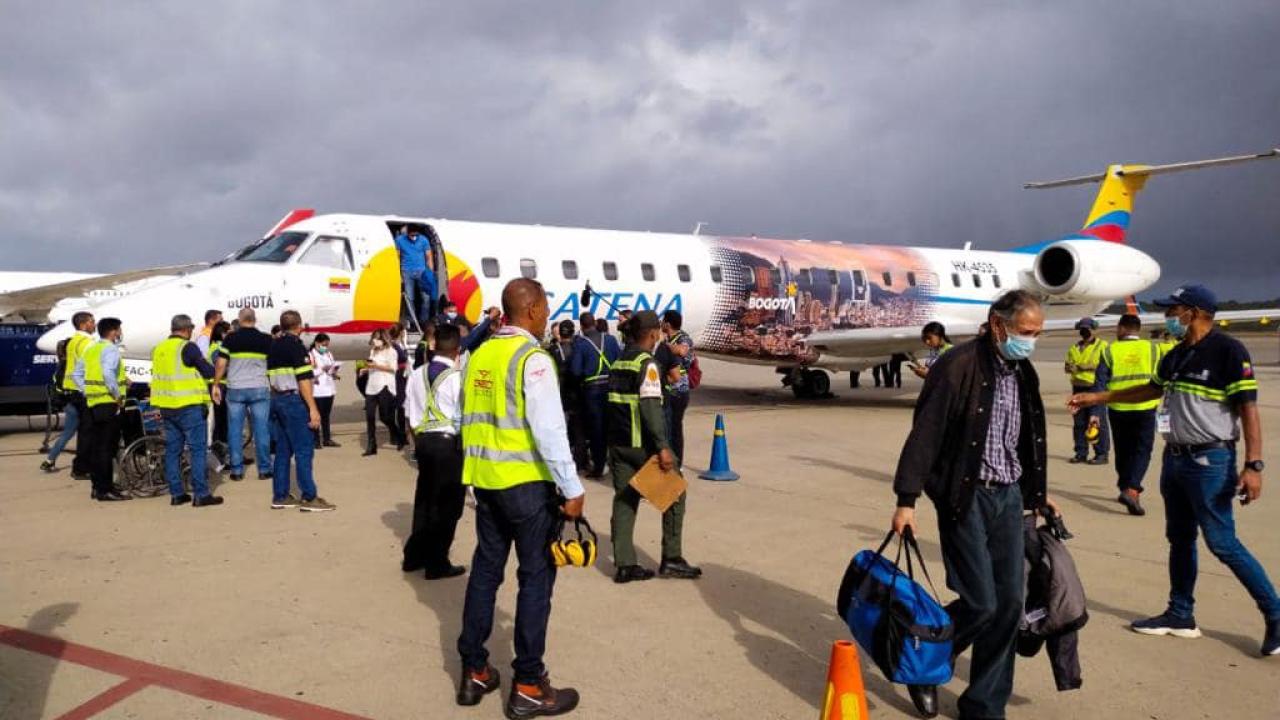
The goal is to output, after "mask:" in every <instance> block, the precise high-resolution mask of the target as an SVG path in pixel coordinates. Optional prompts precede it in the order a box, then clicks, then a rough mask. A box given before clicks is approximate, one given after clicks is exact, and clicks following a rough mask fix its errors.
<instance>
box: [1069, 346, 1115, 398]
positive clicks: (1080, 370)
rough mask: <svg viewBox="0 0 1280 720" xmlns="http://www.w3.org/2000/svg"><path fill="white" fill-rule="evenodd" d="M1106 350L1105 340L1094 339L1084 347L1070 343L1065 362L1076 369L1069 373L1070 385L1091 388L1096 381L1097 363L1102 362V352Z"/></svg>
mask: <svg viewBox="0 0 1280 720" xmlns="http://www.w3.org/2000/svg"><path fill="white" fill-rule="evenodd" d="M1106 349H1107V343H1106V341H1105V340H1099V339H1098V338H1096V337H1095V338H1094V339H1093V341H1092V342H1090V343H1089V344H1088V345H1085V346H1084V347H1080V343H1071V347H1069V348H1067V362H1069V363H1071V364H1072V365H1074V366H1075V367H1076V371H1075V372H1073V373H1071V384H1072V385H1073V386H1075V387H1080V386H1084V387H1091V386H1092V385H1093V382H1094V380H1096V379H1097V369H1098V363H1099V362H1100V361H1101V360H1102V351H1103V350H1106Z"/></svg>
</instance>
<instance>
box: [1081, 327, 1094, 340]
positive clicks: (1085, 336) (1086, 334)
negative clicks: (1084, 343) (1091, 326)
mask: <svg viewBox="0 0 1280 720" xmlns="http://www.w3.org/2000/svg"><path fill="white" fill-rule="evenodd" d="M1092 334H1093V332H1092V331H1089V330H1085V329H1084V328H1081V329H1080V339H1081V340H1088V339H1089V336H1090V335H1092Z"/></svg>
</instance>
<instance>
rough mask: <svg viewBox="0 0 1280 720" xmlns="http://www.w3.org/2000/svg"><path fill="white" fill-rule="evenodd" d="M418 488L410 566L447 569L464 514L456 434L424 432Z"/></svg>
mask: <svg viewBox="0 0 1280 720" xmlns="http://www.w3.org/2000/svg"><path fill="white" fill-rule="evenodd" d="M414 453H415V454H416V455H417V457H418V487H417V489H415V490H414V493H413V531H412V532H411V533H410V534H409V539H408V540H406V541H405V543H404V564H405V566H406V567H422V568H426V570H427V572H432V571H437V570H444V569H446V568H448V567H449V566H450V565H451V564H452V563H450V562H449V548H450V547H451V546H452V545H453V535H454V532H455V531H456V530H457V528H458V518H460V517H462V503H463V500H464V499H465V498H466V495H467V493H466V489H465V488H463V487H462V445H461V444H460V443H459V442H458V438H457V436H456V435H444V434H441V433H423V434H422V435H419V436H418V437H417V442H416V444H415V446H414Z"/></svg>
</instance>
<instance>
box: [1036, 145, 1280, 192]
mask: <svg viewBox="0 0 1280 720" xmlns="http://www.w3.org/2000/svg"><path fill="white" fill-rule="evenodd" d="M1275 157H1280V148H1272V149H1271V150H1268V151H1266V152H1261V153H1257V154H1254V155H1233V156H1231V157H1224V158H1214V159H1212V160H1196V161H1193V162H1183V163H1170V164H1168V165H1121V166H1120V168H1119V169H1118V170H1116V171H1115V173H1116V174H1117V175H1119V176H1121V177H1148V176H1151V175H1164V174H1167V173H1173V172H1181V171H1183V170H1199V169H1200V168H1207V167H1218V166H1221V165H1235V164H1237V163H1243V162H1252V161H1253V160H1265V159H1268V158H1275ZM1107 175H1108V173H1105V172H1102V173H1098V174H1096V175H1081V176H1080V177H1073V178H1066V179H1064V180H1049V181H1047V182H1029V183H1024V184H1023V186H1022V187H1023V188H1026V189H1028V190H1044V189H1047V188H1058V187H1066V186H1068V185H1087V184H1089V183H1096V182H1102V181H1103V180H1105V179H1106V178H1107Z"/></svg>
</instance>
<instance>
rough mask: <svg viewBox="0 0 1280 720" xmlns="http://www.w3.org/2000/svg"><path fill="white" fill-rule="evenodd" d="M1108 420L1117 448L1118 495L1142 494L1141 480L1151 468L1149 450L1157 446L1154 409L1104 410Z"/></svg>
mask: <svg viewBox="0 0 1280 720" xmlns="http://www.w3.org/2000/svg"><path fill="white" fill-rule="evenodd" d="M1107 416H1108V417H1109V418H1110V419H1111V435H1112V439H1113V440H1114V441H1115V444H1116V486H1117V487H1119V488H1120V490H1121V492H1123V491H1125V490H1137V491H1138V492H1142V478H1143V477H1144V476H1145V475H1146V474H1147V467H1148V466H1150V465H1151V449H1152V448H1153V447H1155V443H1156V411H1155V408H1152V409H1150V410H1107ZM1104 425H1105V423H1104Z"/></svg>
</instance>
